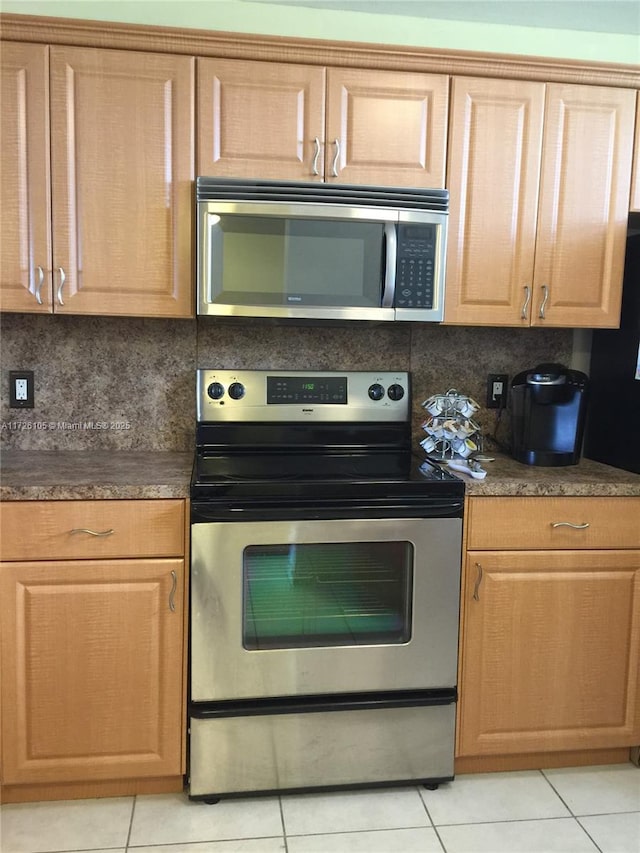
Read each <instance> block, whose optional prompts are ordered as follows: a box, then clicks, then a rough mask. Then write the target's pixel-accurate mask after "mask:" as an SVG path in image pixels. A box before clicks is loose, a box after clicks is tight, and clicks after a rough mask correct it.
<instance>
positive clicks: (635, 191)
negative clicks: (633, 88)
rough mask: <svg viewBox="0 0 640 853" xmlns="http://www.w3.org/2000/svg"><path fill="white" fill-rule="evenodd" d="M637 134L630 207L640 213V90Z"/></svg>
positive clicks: (637, 110) (638, 95) (638, 94)
mask: <svg viewBox="0 0 640 853" xmlns="http://www.w3.org/2000/svg"><path fill="white" fill-rule="evenodd" d="M636 100H637V105H636V134H635V146H634V149H633V174H632V177H631V203H630V205H629V209H630V210H633V211H636V212H637V213H640V92H638V93H637V99H636Z"/></svg>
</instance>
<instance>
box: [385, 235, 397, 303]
mask: <svg viewBox="0 0 640 853" xmlns="http://www.w3.org/2000/svg"><path fill="white" fill-rule="evenodd" d="M384 237H385V243H386V247H387V252H386V257H387V260H386V264H385V270H384V286H383V288H382V307H383V308H393V303H394V300H395V295H396V259H397V256H398V231H397V229H396V224H395V222H385V225H384Z"/></svg>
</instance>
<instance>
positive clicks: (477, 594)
mask: <svg viewBox="0 0 640 853" xmlns="http://www.w3.org/2000/svg"><path fill="white" fill-rule="evenodd" d="M476 569H477V570H478V574H477V576H476V583H475V586H474V587H473V598H474V600H475V601H480V584H481V583H482V566H481V565H480V563H476Z"/></svg>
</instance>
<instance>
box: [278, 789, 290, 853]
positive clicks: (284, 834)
mask: <svg viewBox="0 0 640 853" xmlns="http://www.w3.org/2000/svg"><path fill="white" fill-rule="evenodd" d="M278 805H279V807H280V823H281V824H282V840H283V842H284V849H285V853H288V851H289V843H288V841H287V827H286V825H285V822H284V807H283V805H282V797H281V796H280V795H278Z"/></svg>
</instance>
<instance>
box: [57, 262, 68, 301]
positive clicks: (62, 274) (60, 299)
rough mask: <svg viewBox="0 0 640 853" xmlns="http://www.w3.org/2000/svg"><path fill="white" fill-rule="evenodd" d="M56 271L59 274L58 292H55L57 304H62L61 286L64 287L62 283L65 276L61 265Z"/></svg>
mask: <svg viewBox="0 0 640 853" xmlns="http://www.w3.org/2000/svg"><path fill="white" fill-rule="evenodd" d="M58 272H59V274H60V284H59V285H58V293H57V298H58V304H59V305H64V302H63V301H62V288H63V287H64V283H65V281H66V280H67V277H66V275H65V274H64V270H63V269H62V267H58Z"/></svg>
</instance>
